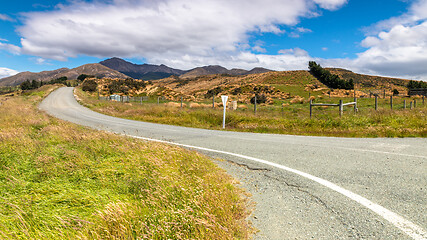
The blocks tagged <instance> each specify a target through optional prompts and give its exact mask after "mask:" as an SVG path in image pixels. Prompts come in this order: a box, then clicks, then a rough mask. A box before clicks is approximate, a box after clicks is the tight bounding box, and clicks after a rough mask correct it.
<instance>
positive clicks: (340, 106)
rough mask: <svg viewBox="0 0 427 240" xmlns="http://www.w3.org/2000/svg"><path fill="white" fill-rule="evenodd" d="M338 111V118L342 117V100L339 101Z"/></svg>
mask: <svg viewBox="0 0 427 240" xmlns="http://www.w3.org/2000/svg"><path fill="white" fill-rule="evenodd" d="M339 111H340V117H342V112H343V103H342V100H340V105H339Z"/></svg>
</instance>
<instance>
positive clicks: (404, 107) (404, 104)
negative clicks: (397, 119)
mask: <svg viewBox="0 0 427 240" xmlns="http://www.w3.org/2000/svg"><path fill="white" fill-rule="evenodd" d="M403 109H406V99H405V100H403Z"/></svg>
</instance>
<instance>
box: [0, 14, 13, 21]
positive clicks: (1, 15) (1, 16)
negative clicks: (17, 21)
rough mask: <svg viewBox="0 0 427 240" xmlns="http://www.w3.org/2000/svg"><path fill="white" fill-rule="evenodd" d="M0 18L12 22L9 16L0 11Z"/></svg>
mask: <svg viewBox="0 0 427 240" xmlns="http://www.w3.org/2000/svg"><path fill="white" fill-rule="evenodd" d="M0 20H3V21H8V22H13V19H12V18H11V17H9V16H8V15H6V14H1V13H0Z"/></svg>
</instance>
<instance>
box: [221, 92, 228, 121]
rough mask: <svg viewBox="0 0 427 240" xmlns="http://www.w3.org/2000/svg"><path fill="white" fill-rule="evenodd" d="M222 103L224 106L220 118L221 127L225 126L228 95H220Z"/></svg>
mask: <svg viewBox="0 0 427 240" xmlns="http://www.w3.org/2000/svg"><path fill="white" fill-rule="evenodd" d="M221 100H222V105H223V106H224V116H223V118H222V128H225V109H226V108H227V100H228V96H221Z"/></svg>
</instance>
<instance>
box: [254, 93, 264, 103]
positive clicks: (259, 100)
mask: <svg viewBox="0 0 427 240" xmlns="http://www.w3.org/2000/svg"><path fill="white" fill-rule="evenodd" d="M266 101H267V96H265V95H264V94H261V95H258V94H256V103H257V104H259V103H265V102H266ZM251 103H252V104H255V97H252V98H251Z"/></svg>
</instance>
